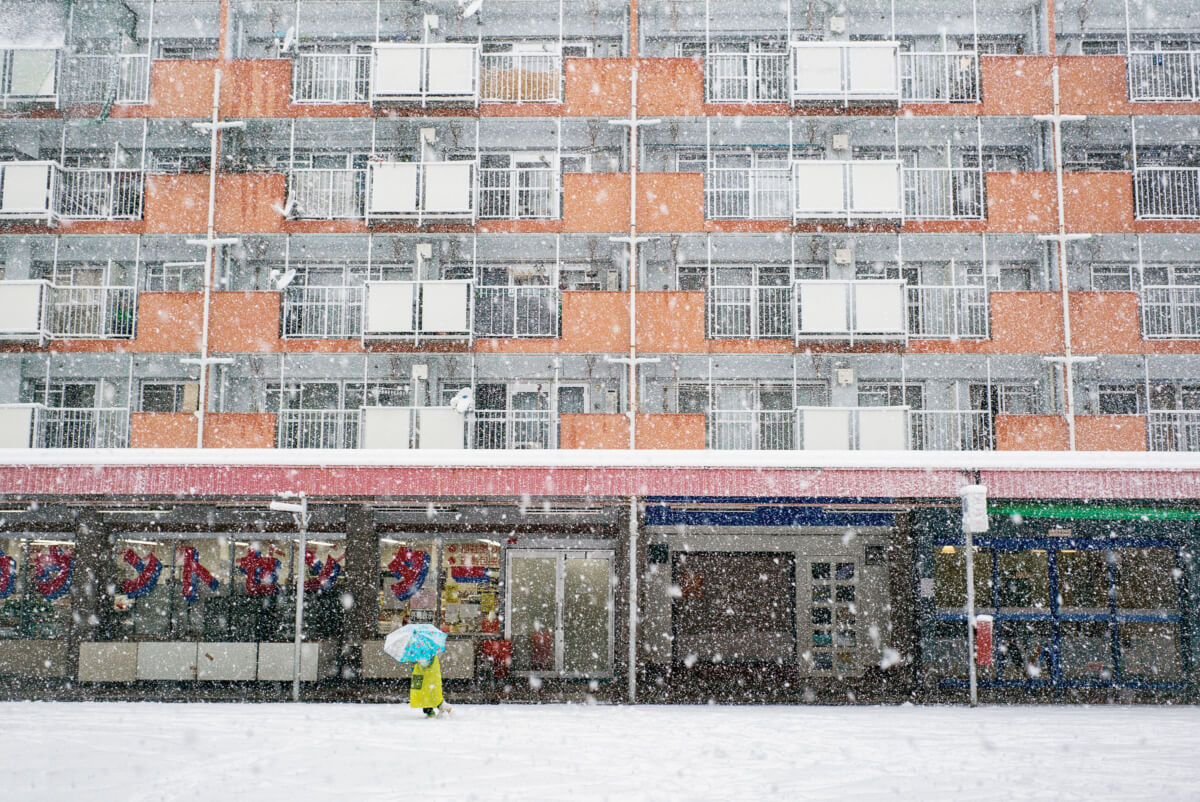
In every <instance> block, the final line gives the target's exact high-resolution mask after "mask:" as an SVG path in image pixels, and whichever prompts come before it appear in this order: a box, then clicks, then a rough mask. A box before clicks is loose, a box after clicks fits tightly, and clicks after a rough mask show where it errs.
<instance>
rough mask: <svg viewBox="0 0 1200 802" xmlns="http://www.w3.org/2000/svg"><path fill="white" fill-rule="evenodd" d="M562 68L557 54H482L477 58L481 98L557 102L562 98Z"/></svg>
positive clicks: (518, 101) (498, 101) (511, 101)
mask: <svg viewBox="0 0 1200 802" xmlns="http://www.w3.org/2000/svg"><path fill="white" fill-rule="evenodd" d="M562 68H563V60H562V56H560V55H558V54H556V53H485V54H483V55H482V56H481V57H480V69H479V79H480V99H481V100H484V101H486V102H490V103H557V102H559V101H560V100H562Z"/></svg>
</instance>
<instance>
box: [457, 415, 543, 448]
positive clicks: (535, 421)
mask: <svg viewBox="0 0 1200 802" xmlns="http://www.w3.org/2000/svg"><path fill="white" fill-rule="evenodd" d="M556 428H557V427H556V426H555V421H554V416H553V414H552V413H551V412H550V410H548V409H477V410H475V411H474V412H473V413H471V437H470V442H471V446H472V448H487V449H516V448H519V449H528V448H556V447H557V446H558V434H557V431H556Z"/></svg>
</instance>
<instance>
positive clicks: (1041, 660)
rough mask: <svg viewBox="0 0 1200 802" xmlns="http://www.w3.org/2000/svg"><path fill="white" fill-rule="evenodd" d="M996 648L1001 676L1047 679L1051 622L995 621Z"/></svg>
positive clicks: (1050, 663) (1051, 652)
mask: <svg viewBox="0 0 1200 802" xmlns="http://www.w3.org/2000/svg"><path fill="white" fill-rule="evenodd" d="M1002 556H1003V555H1002ZM996 651H997V655H998V658H999V659H998V666H999V678H1000V679H1002V680H1022V681H1027V680H1049V679H1050V678H1051V668H1052V667H1053V661H1054V633H1053V628H1052V625H1051V624H1050V622H1048V621H998V622H996Z"/></svg>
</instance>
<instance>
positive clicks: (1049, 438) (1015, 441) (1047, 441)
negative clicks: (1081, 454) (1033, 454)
mask: <svg viewBox="0 0 1200 802" xmlns="http://www.w3.org/2000/svg"><path fill="white" fill-rule="evenodd" d="M1069 445H1070V441H1069V435H1068V433H1067V420H1066V418H1063V417H1062V416H1061V415H997V416H996V450H997V451H1066V450H1067V448H1068V446H1069Z"/></svg>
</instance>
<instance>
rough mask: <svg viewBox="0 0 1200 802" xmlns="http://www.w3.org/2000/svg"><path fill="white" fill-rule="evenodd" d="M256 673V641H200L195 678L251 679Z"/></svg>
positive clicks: (214, 679)
mask: <svg viewBox="0 0 1200 802" xmlns="http://www.w3.org/2000/svg"><path fill="white" fill-rule="evenodd" d="M257 674H258V644H257V643H201V644H200V648H199V653H198V654H197V656H196V679H199V680H213V681H216V680H225V681H239V682H248V681H251V680H253V679H254V678H255V676H257Z"/></svg>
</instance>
